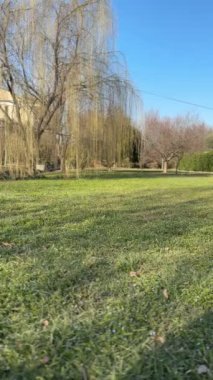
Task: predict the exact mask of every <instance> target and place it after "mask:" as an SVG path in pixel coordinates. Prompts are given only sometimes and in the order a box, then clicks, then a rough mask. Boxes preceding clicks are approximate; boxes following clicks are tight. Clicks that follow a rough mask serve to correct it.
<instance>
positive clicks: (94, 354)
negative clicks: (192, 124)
mask: <svg viewBox="0 0 213 380" xmlns="http://www.w3.org/2000/svg"><path fill="white" fill-rule="evenodd" d="M212 266H213V177H205V176H200V177H199V176H180V177H176V176H175V175H171V176H163V175H161V174H154V173H153V174H149V173H147V174H143V173H140V172H129V173H109V174H107V173H106V174H105V175H102V176H99V177H98V178H95V177H93V176H92V175H91V176H90V177H87V178H82V179H80V180H74V179H70V180H61V179H53V178H52V179H51V177H50V178H49V179H42V180H29V181H14V182H12V181H11V182H0V379H1V380H4V379H10V380H12V379H13V380H20V379H30V380H31V379H37V380H42V379H45V380H46V379H55V380H61V379H62V380H63V379H67V380H80V379H82V380H88V379H90V380H95V379H100V380H103V379H107V380H113V379H114V380H115V379H116V380H121V379H123V380H133V379H134V380H139V379H151V380H163V379H168V380H173V379H201V378H202V379H203V378H213V313H212V310H213V309H212V308H213V275H212ZM136 271H139V273H138V275H137V276H134V273H133V274H132V275H130V272H136ZM167 292H168V297H167V294H166V293H167ZM201 365H205V366H206V367H205V368H206V371H207V373H206V374H203V375H201V374H199V373H198V372H199V368H200V366H201ZM207 369H208V370H207Z"/></svg>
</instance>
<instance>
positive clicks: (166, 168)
mask: <svg viewBox="0 0 213 380" xmlns="http://www.w3.org/2000/svg"><path fill="white" fill-rule="evenodd" d="M167 170H168V162H167V161H166V160H164V161H163V173H164V174H167Z"/></svg>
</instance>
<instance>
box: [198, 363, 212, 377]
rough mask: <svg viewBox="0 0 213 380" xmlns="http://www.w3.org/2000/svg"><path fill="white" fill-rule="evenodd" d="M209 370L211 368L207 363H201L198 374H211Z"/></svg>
mask: <svg viewBox="0 0 213 380" xmlns="http://www.w3.org/2000/svg"><path fill="white" fill-rule="evenodd" d="M209 372H210V371H209V368H208V367H207V366H206V365H205V364H202V365H199V367H198V368H197V373H198V375H204V374H209Z"/></svg>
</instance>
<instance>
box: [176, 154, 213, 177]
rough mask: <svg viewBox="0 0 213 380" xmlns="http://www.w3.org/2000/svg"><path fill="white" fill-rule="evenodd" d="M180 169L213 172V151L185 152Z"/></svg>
mask: <svg viewBox="0 0 213 380" xmlns="http://www.w3.org/2000/svg"><path fill="white" fill-rule="evenodd" d="M179 169H180V170H192V171H201V172H213V152H212V151H211V152H204V153H192V154H185V155H184V156H183V158H182V160H181V162H180V166H179Z"/></svg>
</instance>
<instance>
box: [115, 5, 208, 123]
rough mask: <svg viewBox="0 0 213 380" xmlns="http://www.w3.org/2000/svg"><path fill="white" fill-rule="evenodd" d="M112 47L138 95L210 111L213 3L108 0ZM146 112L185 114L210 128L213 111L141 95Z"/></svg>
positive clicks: (171, 114) (170, 114)
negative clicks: (111, 13)
mask: <svg viewBox="0 0 213 380" xmlns="http://www.w3.org/2000/svg"><path fill="white" fill-rule="evenodd" d="M112 4H113V8H114V13H115V19H116V34H117V39H116V40H117V43H116V47H117V49H118V50H120V51H122V52H123V53H124V55H125V57H126V61H127V64H128V68H129V72H130V77H131V79H132V80H133V82H134V84H135V85H136V87H137V88H138V89H139V90H146V91H151V92H154V93H156V94H159V95H163V96H169V97H172V98H178V99H182V100H186V101H189V102H192V103H196V104H201V105H204V106H207V107H212V108H213V0H170V1H169V0H112ZM142 97H143V102H144V107H145V110H146V111H148V110H149V109H157V110H159V111H160V113H161V115H162V116H164V115H169V116H173V115H176V114H180V113H186V112H188V111H190V112H193V113H198V114H199V115H200V118H201V120H204V121H206V122H207V123H209V124H210V125H211V126H213V110H204V109H201V108H197V107H193V106H189V105H185V104H179V103H176V102H172V101H169V100H165V99H161V98H158V97H154V96H151V95H148V94H145V93H144V94H142Z"/></svg>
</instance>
